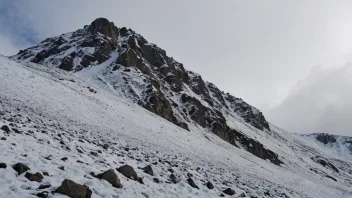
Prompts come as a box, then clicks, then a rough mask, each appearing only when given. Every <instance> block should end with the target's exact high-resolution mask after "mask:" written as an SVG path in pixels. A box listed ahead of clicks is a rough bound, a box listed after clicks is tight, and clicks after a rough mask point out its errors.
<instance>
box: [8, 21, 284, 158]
mask: <svg viewBox="0 0 352 198" xmlns="http://www.w3.org/2000/svg"><path fill="white" fill-rule="evenodd" d="M11 58H12V59H14V60H18V61H21V62H33V63H38V64H42V65H45V66H48V67H58V68H60V69H63V70H66V71H70V72H74V73H75V74H76V75H77V76H82V77H85V78H88V79H91V80H95V81H98V82H97V83H101V84H104V85H105V86H106V87H107V89H110V91H112V92H114V93H116V94H117V95H119V96H122V97H124V98H127V99H128V100H130V101H132V102H134V103H137V104H138V105H140V106H142V107H144V108H146V109H148V110H149V111H151V112H153V113H155V114H157V115H159V116H161V117H163V118H164V119H166V120H168V121H170V122H172V123H174V124H176V125H178V126H180V127H182V128H184V129H186V130H192V128H195V127H196V128H202V129H203V130H206V131H211V132H213V133H215V134H216V135H218V136H219V137H221V138H222V139H224V140H225V141H227V142H229V143H231V144H233V145H235V146H239V147H241V148H245V149H246V150H248V151H249V152H251V153H253V154H254V155H256V156H258V157H260V158H263V159H269V160H270V161H271V162H272V163H274V164H277V165H279V164H280V163H282V162H281V161H280V160H279V157H278V155H277V154H276V153H274V152H272V151H270V150H269V149H266V148H265V146H263V144H262V143H261V142H259V141H258V140H256V139H255V138H253V137H250V136H248V135H247V134H245V133H243V131H242V129H241V127H237V126H229V124H228V120H229V119H236V120H238V121H239V122H243V123H245V124H246V125H248V126H249V127H252V128H254V129H255V130H259V131H261V132H262V133H268V132H270V127H269V124H268V122H267V121H266V119H265V117H264V116H263V114H262V113H261V112H260V111H259V110H258V109H256V108H255V107H253V106H251V105H249V104H247V103H246V102H244V101H243V100H242V99H240V98H236V97H234V96H232V95H230V94H229V93H224V92H223V91H221V90H220V89H218V88H217V87H216V86H215V85H214V84H212V83H210V82H206V81H204V80H203V79H202V77H201V76H200V75H199V74H197V73H195V72H192V71H188V70H186V69H185V68H184V66H183V65H182V64H181V63H179V62H177V61H176V60H174V59H173V58H172V57H170V56H168V55H167V54H166V52H165V50H163V49H161V48H159V47H158V46H156V45H155V44H151V43H149V42H148V41H147V40H146V39H145V38H143V37H142V36H141V35H139V34H137V33H135V32H134V31H132V30H130V29H127V28H124V27H123V28H117V27H116V26H115V25H114V23H112V22H109V21H108V20H107V19H104V18H98V19H96V20H94V21H93V22H92V23H91V24H90V25H87V26H85V27H84V28H83V29H79V30H77V31H74V32H70V33H66V34H62V35H60V36H57V37H53V38H47V39H45V40H44V41H42V42H41V43H40V44H39V45H37V46H33V47H30V48H28V49H25V50H21V51H20V52H19V53H18V54H17V55H14V56H12V57H11ZM214 72H216V71H214Z"/></svg>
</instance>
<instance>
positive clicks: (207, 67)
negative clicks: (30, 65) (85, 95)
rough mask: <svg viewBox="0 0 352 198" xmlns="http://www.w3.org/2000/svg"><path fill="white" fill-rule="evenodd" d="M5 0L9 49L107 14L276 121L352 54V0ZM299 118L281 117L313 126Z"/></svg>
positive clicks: (4, 48) (0, 34) (0, 38)
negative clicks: (316, 79) (319, 76)
mask: <svg viewBox="0 0 352 198" xmlns="http://www.w3.org/2000/svg"><path fill="white" fill-rule="evenodd" d="M0 5H1V6H0V27H2V28H0V53H1V54H4V55H12V54H15V53H17V51H18V50H19V49H22V48H25V47H28V46H31V45H33V44H35V43H38V42H40V41H41V40H43V39H45V38H47V37H52V36H56V35H59V34H61V33H65V32H70V31H74V30H76V29H78V28H82V27H83V26H84V25H85V24H90V23H91V22H92V21H93V20H94V19H95V18H97V17H106V18H108V19H109V20H110V21H113V22H114V23H115V25H117V26H118V27H123V26H126V27H129V28H131V29H133V30H135V31H136V32H138V33H140V34H141V35H143V36H144V37H145V38H146V39H147V40H148V41H150V42H152V43H156V44H157V45H158V46H160V47H161V48H164V49H165V50H166V51H167V53H168V55H170V56H173V57H174V58H175V59H176V60H178V61H179V62H181V63H183V64H184V66H185V67H186V68H187V69H189V70H193V71H195V72H197V73H199V74H201V75H202V76H203V78H204V79H206V80H208V81H211V82H213V83H215V84H216V85H217V86H218V87H219V88H220V89H222V90H225V91H227V92H230V93H232V94H233V95H235V96H237V97H241V98H243V99H244V100H245V101H247V102H249V103H250V104H252V105H254V106H256V107H258V108H259V109H261V110H262V111H263V112H264V113H265V114H267V115H268V116H267V117H268V118H269V120H272V121H275V120H276V121H277V120H279V119H278V117H282V112H284V113H286V114H290V115H293V114H294V112H290V111H291V110H292V109H295V107H294V106H292V105H291V106H290V108H285V104H288V103H287V102H286V101H289V100H291V99H290V98H291V97H293V96H292V95H294V94H293V93H297V92H298V91H297V89H300V88H299V86H298V85H297V84H298V82H300V84H301V85H302V84H305V83H307V84H309V83H310V82H308V81H307V80H304V79H305V78H306V77H308V76H311V75H312V74H314V71H316V70H317V68H327V67H331V66H335V65H337V64H343V63H345V62H348V61H350V60H352V58H351V57H352V25H351V24H352V23H351V20H352V1H347V0H346V1H343V0H341V1H338V0H333V1H332V0H326V1H325V0H316V1H313V0H311V1H305V0H288V1H280V0H265V1H262V0H248V1H237V0H227V1H226V0H222V1H215V0H213V1H204V0H197V1H196V0H179V1H165V0H159V1H154V0H150V1H145V0H139V1H137V0H135V1H134V0H131V1H118V0H111V1H88V0H84V1H83V0H82V1H79V0H75V1H72V0H60V1H45V0H31V1H27V0H18V1H12V0H0ZM317 89H318V88H317ZM318 90H319V89H318ZM335 91H336V92H339V91H341V90H339V89H335ZM308 99H309V98H308ZM302 100H303V101H307V100H306V99H305V98H302ZM329 102H331V101H329ZM293 105H295V104H293ZM278 109H281V110H278ZM275 112H281V113H280V114H276V113H275ZM295 115H296V114H295ZM292 119H293V118H292ZM306 119H307V120H309V119H310V118H306ZM299 121H300V120H299V119H297V121H292V120H290V123H288V122H285V121H280V122H279V126H282V127H283V128H286V129H289V130H291V131H297V130H299V131H297V132H302V131H304V132H310V131H311V128H312V127H310V126H307V125H309V124H311V123H310V122H308V124H306V125H305V126H301V127H299V128H295V127H292V125H293V126H295V125H297V124H299V123H300V122H299ZM274 123H275V122H274ZM292 123H293V124H292ZM290 126H291V127H290ZM350 129H351V130H352V128H350ZM314 130H321V129H314ZM332 133H334V132H332ZM339 133H342V132H339ZM344 133H345V132H344ZM345 134H346V133H345ZM351 135H352V133H351Z"/></svg>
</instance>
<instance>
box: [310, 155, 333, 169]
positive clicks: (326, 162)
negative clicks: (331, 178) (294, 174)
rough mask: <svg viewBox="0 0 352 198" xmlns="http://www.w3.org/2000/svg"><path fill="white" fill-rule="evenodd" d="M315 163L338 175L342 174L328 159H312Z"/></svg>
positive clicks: (317, 157) (318, 157)
mask: <svg viewBox="0 0 352 198" xmlns="http://www.w3.org/2000/svg"><path fill="white" fill-rule="evenodd" d="M311 159H312V160H313V161H314V162H316V163H319V164H320V165H322V166H324V167H326V168H328V169H330V170H332V171H334V172H336V173H338V172H340V171H339V169H338V168H337V167H336V166H335V165H334V164H333V163H332V162H330V161H329V160H328V159H326V158H323V157H320V156H316V157H312V158H311Z"/></svg>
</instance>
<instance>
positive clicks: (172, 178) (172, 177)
mask: <svg viewBox="0 0 352 198" xmlns="http://www.w3.org/2000/svg"><path fill="white" fill-rule="evenodd" d="M170 180H171V182H172V183H174V184H176V183H177V179H176V176H175V175H174V174H171V175H170Z"/></svg>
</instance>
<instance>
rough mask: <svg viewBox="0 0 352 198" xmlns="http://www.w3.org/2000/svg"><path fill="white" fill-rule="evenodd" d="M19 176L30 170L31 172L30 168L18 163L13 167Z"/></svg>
mask: <svg viewBox="0 0 352 198" xmlns="http://www.w3.org/2000/svg"><path fill="white" fill-rule="evenodd" d="M12 168H13V169H14V170H15V171H16V172H17V173H18V174H22V173H24V172H26V171H28V170H30V168H29V167H28V166H27V165H25V164H22V163H17V164H15V165H14V166H13V167H12Z"/></svg>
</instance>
